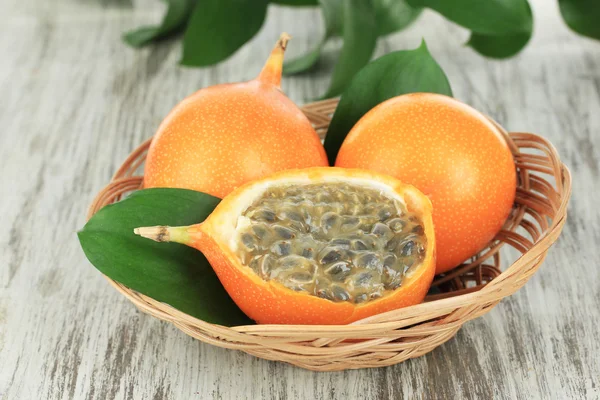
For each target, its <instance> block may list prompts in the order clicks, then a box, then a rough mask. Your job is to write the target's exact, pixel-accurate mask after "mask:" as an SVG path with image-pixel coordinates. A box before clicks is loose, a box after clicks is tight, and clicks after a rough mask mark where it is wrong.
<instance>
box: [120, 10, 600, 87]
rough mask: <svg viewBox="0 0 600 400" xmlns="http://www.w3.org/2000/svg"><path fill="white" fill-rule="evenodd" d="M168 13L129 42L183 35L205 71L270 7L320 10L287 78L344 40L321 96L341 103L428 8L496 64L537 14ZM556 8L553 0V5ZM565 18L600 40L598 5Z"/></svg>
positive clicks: (187, 50) (520, 44)
mask: <svg viewBox="0 0 600 400" xmlns="http://www.w3.org/2000/svg"><path fill="white" fill-rule="evenodd" d="M164 1H165V2H166V3H167V11H166V13H165V16H164V18H163V20H162V22H161V23H160V24H159V25H157V26H144V27H141V28H138V29H137V30H134V31H131V32H127V33H126V34H125V35H124V36H123V38H124V40H125V42H126V43H128V44H129V45H131V46H133V47H141V46H145V45H148V44H150V43H152V42H155V41H158V40H162V39H165V38H169V37H173V36H179V35H183V56H182V59H181V64H182V65H186V66H192V67H205V66H210V65H215V64H218V63H219V62H221V61H223V60H225V59H227V58H228V57H230V56H231V55H232V54H234V53H235V52H236V51H237V50H238V49H239V48H240V47H242V46H243V45H244V44H245V43H247V42H248V41H249V40H250V39H251V38H252V37H253V36H254V35H255V34H256V33H257V32H258V31H259V30H260V28H261V26H262V24H263V22H264V20H265V17H266V14H267V7H268V6H269V4H278V5H283V6H303V7H320V9H321V11H322V14H323V20H324V23H325V29H324V32H325V34H324V35H323V38H322V39H321V40H320V41H319V43H318V44H317V46H316V47H315V48H314V49H311V50H310V51H309V52H308V53H306V54H304V55H302V56H300V57H298V58H296V59H293V60H289V61H287V62H286V64H285V68H284V72H285V73H286V74H297V73H302V72H308V71H311V70H313V69H315V68H317V67H318V66H319V60H320V59H321V53H322V50H323V47H324V45H325V44H326V43H327V41H328V40H330V39H332V38H335V37H339V38H342V40H343V45H342V48H341V50H340V52H339V57H338V59H337V62H336V64H335V66H334V68H333V73H332V78H331V83H330V86H329V89H328V90H327V91H326V92H325V93H324V96H323V97H332V96H337V95H339V94H340V93H342V92H343V90H344V89H345V88H346V87H347V86H348V84H349V83H350V81H351V79H352V77H353V76H354V75H355V74H356V73H357V72H358V71H359V70H360V69H361V68H362V67H364V66H365V65H366V64H367V63H368V62H369V60H370V58H371V56H372V55H373V52H374V50H375V46H376V44H377V39H378V38H379V37H382V36H385V35H389V34H390V33H393V32H398V31H401V30H403V29H405V28H406V27H408V26H409V25H410V24H411V23H413V22H414V21H415V20H416V19H417V18H418V17H419V15H420V14H421V11H422V10H423V9H426V8H428V9H430V10H433V11H435V12H437V13H439V14H441V15H442V16H444V17H445V18H447V19H448V20H450V21H452V22H454V23H456V24H457V25H460V26H462V27H464V28H466V29H468V30H469V31H471V37H470V38H469V41H468V42H467V43H466V44H467V45H468V46H469V47H471V48H472V49H473V50H475V51H476V52H478V53H479V54H481V55H483V56H486V57H490V58H497V59H502V58H508V57H512V56H514V55H515V54H517V53H519V52H520V51H521V50H522V49H523V48H524V47H525V46H526V45H527V43H528V42H529V39H530V38H531V35H532V32H533V15H532V12H531V7H530V5H529V3H528V1H527V0H485V1H483V0H452V1H450V0H164ZM549 1H550V0H549ZM558 3H559V7H560V11H561V14H562V16H563V18H564V20H565V22H566V24H567V25H568V26H569V28H571V29H572V30H573V31H575V32H577V33H579V34H581V35H585V36H588V37H591V38H594V39H600V22H599V21H600V1H598V0H558Z"/></svg>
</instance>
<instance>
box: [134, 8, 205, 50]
mask: <svg viewBox="0 0 600 400" xmlns="http://www.w3.org/2000/svg"><path fill="white" fill-rule="evenodd" d="M165 1H166V3H167V12H166V14H165V16H164V17H163V20H162V22H161V23H160V25H156V26H143V27H140V28H138V29H136V30H133V31H129V32H126V33H125V34H124V35H123V40H124V41H125V43H127V44H128V45H130V46H132V47H142V46H145V45H147V44H149V43H150V42H152V41H155V40H159V39H165V38H167V37H169V36H172V35H176V34H178V33H180V32H182V31H183V29H184V28H185V26H186V24H187V22H188V19H189V17H190V13H191V12H192V9H193V8H194V5H196V2H197V0H165Z"/></svg>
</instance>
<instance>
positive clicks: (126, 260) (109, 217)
mask: <svg viewBox="0 0 600 400" xmlns="http://www.w3.org/2000/svg"><path fill="white" fill-rule="evenodd" d="M218 203H219V199H217V198H216V197H212V196H210V195H208V194H204V193H200V192H195V191H192V190H184V189H164V188H160V189H145V190H140V191H137V192H135V193H133V194H132V195H131V196H129V197H128V198H126V199H125V200H122V201H120V202H118V203H116V204H112V205H109V206H106V207H104V208H102V209H101V210H100V211H98V212H97V213H96V214H95V215H94V216H93V217H92V218H91V219H90V220H89V221H88V223H87V224H86V225H85V227H84V228H83V230H81V231H80V232H78V236H79V241H80V243H81V247H82V248H83V251H84V253H85V255H86V257H87V258H88V260H90V262H91V263H92V264H93V265H94V266H95V267H96V268H97V269H98V270H100V272H102V273H103V274H104V275H106V276H108V277H110V278H112V279H114V280H116V281H117V282H121V283H122V284H124V285H125V286H127V287H129V288H131V289H133V290H136V291H138V292H140V293H143V294H145V295H147V296H149V297H151V298H153V299H155V300H158V301H161V302H163V303H167V304H170V305H171V306H173V307H174V308H176V309H178V310H180V311H183V312H185V313H187V314H189V315H191V316H194V317H196V318H199V319H202V320H204V321H207V322H210V323H214V324H220V325H227V326H233V325H245V324H251V323H253V322H252V321H251V320H250V319H249V318H248V317H246V316H245V315H244V314H243V313H242V311H241V310H240V309H239V308H238V307H237V306H236V305H235V303H234V302H233V300H231V298H230V297H229V295H228V294H227V292H226V291H225V289H224V288H223V286H222V285H221V282H219V279H218V278H217V276H216V274H215V273H214V271H213V269H212V268H211V266H210V265H209V264H208V261H207V260H206V258H204V256H203V255H202V253H200V252H199V251H198V250H195V249H193V248H190V247H186V246H184V245H181V244H177V243H156V242H153V241H151V240H148V239H144V238H142V237H139V236H137V235H135V234H134V233H133V229H134V228H137V227H140V226H154V225H172V226H185V225H191V224H195V223H198V222H202V221H203V220H204V219H205V218H206V217H207V216H208V215H209V214H210V213H211V211H212V210H213V209H214V207H215V206H216V205H217V204H218Z"/></svg>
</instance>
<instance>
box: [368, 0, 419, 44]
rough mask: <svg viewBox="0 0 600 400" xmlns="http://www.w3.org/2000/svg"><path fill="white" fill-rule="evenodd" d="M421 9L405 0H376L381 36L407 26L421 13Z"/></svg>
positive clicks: (378, 29)
mask: <svg viewBox="0 0 600 400" xmlns="http://www.w3.org/2000/svg"><path fill="white" fill-rule="evenodd" d="M421 11H422V9H421V8H418V7H417V8H415V7H411V6H410V5H409V4H408V3H407V2H406V1H405V0H375V20H376V21H377V31H378V34H379V36H384V35H388V34H390V33H393V32H398V31H400V30H402V29H404V28H406V27H407V26H409V25H410V24H412V23H413V22H414V21H415V20H416V19H417V18H418V17H419V15H421Z"/></svg>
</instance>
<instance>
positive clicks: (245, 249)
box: [236, 182, 427, 303]
mask: <svg viewBox="0 0 600 400" xmlns="http://www.w3.org/2000/svg"><path fill="white" fill-rule="evenodd" d="M236 235H237V243H238V245H237V246H236V247H237V251H236V253H237V255H238V257H239V259H240V261H241V263H242V264H243V265H244V266H247V267H249V268H251V269H252V271H254V273H255V274H256V275H258V276H259V277H261V278H262V279H263V280H265V281H269V280H274V281H276V282H279V283H281V284H282V285H284V286H286V287H287V288H289V289H292V290H295V291H298V292H305V293H308V294H311V295H314V296H318V297H321V298H324V299H328V300H331V301H334V302H343V301H347V302H351V303H363V302H367V301H369V300H373V299H377V298H380V297H382V296H385V295H386V294H388V293H389V292H391V291H394V290H395V289H397V288H398V287H400V286H401V285H402V281H403V279H404V277H405V276H406V275H407V274H410V273H411V271H412V270H414V269H416V268H418V266H419V265H420V264H421V262H422V261H423V258H424V256H425V248H426V245H427V242H426V238H425V234H424V228H423V222H422V221H421V219H420V217H419V216H417V215H416V214H414V213H411V212H409V211H408V210H407V208H406V206H405V204H404V203H403V202H402V201H400V200H399V199H394V198H392V197H390V196H389V195H388V194H385V193H383V192H382V191H380V190H376V189H372V188H366V187H364V186H359V185H357V184H352V183H334V182H329V183H319V184H305V185H297V184H296V185H292V184H280V185H276V186H272V187H269V188H268V189H266V190H265V192H263V193H262V195H261V196H259V197H258V198H256V199H255V200H254V202H253V203H252V204H251V205H250V206H249V207H247V208H246V209H245V210H244V211H243V212H242V214H241V216H240V217H239V218H238V222H237V228H236Z"/></svg>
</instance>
